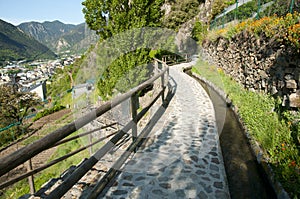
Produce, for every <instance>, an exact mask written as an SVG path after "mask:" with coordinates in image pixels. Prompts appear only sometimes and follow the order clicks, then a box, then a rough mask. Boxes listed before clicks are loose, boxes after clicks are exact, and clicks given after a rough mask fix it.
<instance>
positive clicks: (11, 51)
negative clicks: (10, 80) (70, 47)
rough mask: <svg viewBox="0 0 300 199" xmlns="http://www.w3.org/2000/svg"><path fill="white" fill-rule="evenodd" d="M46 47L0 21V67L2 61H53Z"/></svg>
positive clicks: (52, 54)
mask: <svg viewBox="0 0 300 199" xmlns="http://www.w3.org/2000/svg"><path fill="white" fill-rule="evenodd" d="M55 57H56V55H55V54H54V53H53V52H52V51H51V50H50V49H49V48H47V47H46V46H44V45H42V44H41V43H39V42H38V41H36V40H35V39H33V38H32V37H29V36H28V35H26V34H25V33H24V32H22V31H20V29H18V28H17V27H15V26H13V25H12V24H10V23H7V22H5V21H3V20H0V65H1V63H3V62H4V61H12V60H21V59H27V60H35V59H46V58H47V59H54V58H55Z"/></svg>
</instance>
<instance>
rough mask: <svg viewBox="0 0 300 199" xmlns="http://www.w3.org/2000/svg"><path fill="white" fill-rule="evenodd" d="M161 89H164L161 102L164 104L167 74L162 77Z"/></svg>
mask: <svg viewBox="0 0 300 199" xmlns="http://www.w3.org/2000/svg"><path fill="white" fill-rule="evenodd" d="M161 88H162V93H161V100H162V103H164V100H165V88H166V87H165V73H164V74H162V76H161Z"/></svg>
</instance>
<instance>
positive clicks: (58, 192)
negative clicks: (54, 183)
mask: <svg viewBox="0 0 300 199" xmlns="http://www.w3.org/2000/svg"><path fill="white" fill-rule="evenodd" d="M162 92H163V90H162V91H160V92H159V93H158V95H157V96H156V97H155V98H154V99H153V100H152V102H151V103H150V104H149V105H148V106H147V107H145V108H144V109H143V110H142V111H141V112H140V113H138V114H137V116H136V120H137V122H138V121H140V120H141V118H142V117H143V116H144V115H145V114H146V113H147V111H148V110H149V109H150V108H151V106H152V105H153V104H154V103H155V102H156V101H157V100H158V99H159V97H160V95H161V94H162ZM134 125H135V123H134V122H133V121H132V120H131V121H130V122H129V123H128V124H127V125H125V127H124V128H123V129H122V130H120V132H119V133H118V134H116V135H115V136H114V137H113V138H112V139H111V140H110V141H109V142H107V143H106V144H105V145H104V146H103V147H101V148H100V149H99V150H98V151H97V152H96V153H95V154H94V155H93V156H92V157H90V158H89V159H88V160H86V161H85V162H84V163H83V164H82V165H81V166H80V167H79V168H77V169H76V170H75V171H74V172H73V173H72V174H71V175H70V176H69V177H68V178H67V179H66V180H65V181H64V182H63V183H62V184H60V185H59V186H58V187H57V188H56V189H55V190H53V191H52V192H51V193H50V194H49V195H48V196H47V197H46V198H47V199H55V198H60V197H62V196H63V195H64V194H65V193H66V192H67V191H68V190H69V189H70V188H71V187H72V186H73V185H74V184H75V183H76V182H78V181H79V180H80V179H81V178H82V177H83V176H84V175H85V174H86V173H87V172H88V171H89V170H90V169H91V168H92V167H93V166H94V165H95V164H96V163H97V162H98V161H99V160H100V159H101V158H102V157H103V156H104V155H105V154H106V153H107V152H109V151H110V150H111V149H112V148H113V147H115V146H116V144H117V143H118V142H119V140H121V139H122V138H123V136H124V135H125V134H126V133H127V132H128V131H129V130H130V129H132V127H133V126H134Z"/></svg>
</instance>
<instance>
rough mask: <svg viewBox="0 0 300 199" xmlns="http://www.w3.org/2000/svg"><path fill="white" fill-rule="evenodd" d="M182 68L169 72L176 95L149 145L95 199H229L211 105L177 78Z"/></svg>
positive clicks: (192, 86)
mask: <svg viewBox="0 0 300 199" xmlns="http://www.w3.org/2000/svg"><path fill="white" fill-rule="evenodd" d="M188 65H189V64H180V65H176V66H172V67H170V76H171V78H173V80H174V82H175V85H173V86H175V87H176V93H175V96H174V98H173V99H172V101H171V103H170V105H169V107H168V108H167V111H166V113H165V114H167V115H165V116H164V117H163V118H161V119H160V121H159V124H162V125H160V128H157V127H156V128H154V129H153V130H152V132H151V134H150V136H153V139H152V140H153V142H152V143H151V144H149V145H148V147H145V148H144V149H141V150H139V151H137V153H136V154H135V155H134V156H133V158H132V159H131V160H130V161H129V162H128V163H127V164H126V165H125V166H124V167H123V168H122V172H121V173H120V175H119V176H118V177H117V178H116V179H115V182H114V183H112V186H111V187H109V188H107V189H106V190H105V191H104V193H103V194H102V195H101V196H99V198H103V197H104V198H143V199H144V198H151V199H153V198H230V195H229V191H228V184H227V180H226V174H225V168H224V164H223V158H222V154H221V149H220V145H219V139H218V138H219V135H218V132H217V127H216V122H215V114H214V108H213V104H212V102H211V101H210V99H209V97H208V95H207V94H206V92H205V91H204V89H203V88H202V87H201V86H200V84H199V83H198V82H197V81H196V80H194V79H193V78H191V77H189V76H188V75H186V74H184V73H183V72H182V68H183V67H186V66H188ZM171 83H172V81H171ZM168 109H169V110H168Z"/></svg>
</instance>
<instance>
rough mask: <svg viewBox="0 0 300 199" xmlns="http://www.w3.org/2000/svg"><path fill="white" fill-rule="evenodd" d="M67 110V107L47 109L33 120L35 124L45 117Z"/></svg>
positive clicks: (57, 106) (59, 106)
mask: <svg viewBox="0 0 300 199" xmlns="http://www.w3.org/2000/svg"><path fill="white" fill-rule="evenodd" d="M65 108H66V107H65V106H61V105H55V106H53V107H52V108H50V109H45V110H43V111H41V112H39V113H37V114H36V116H35V117H34V118H33V121H34V122H35V121H37V120H39V119H40V118H42V117H45V116H47V115H50V114H52V113H55V112H58V111H60V110H62V109H65Z"/></svg>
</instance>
